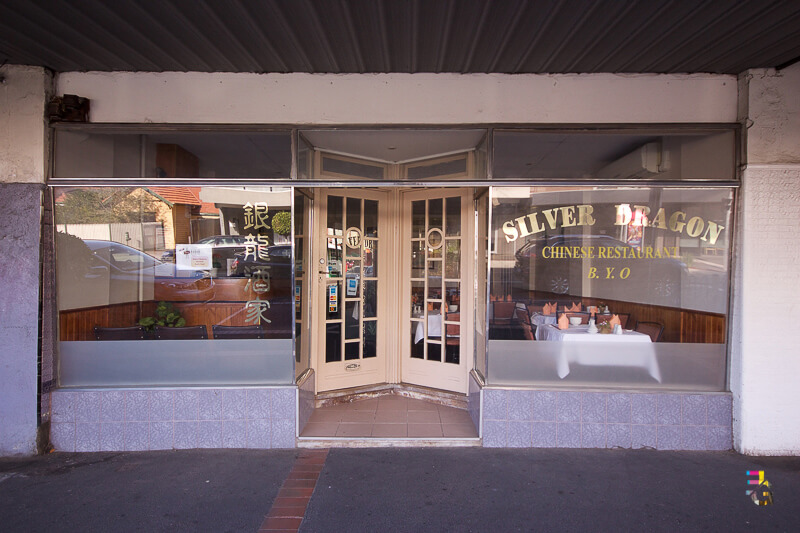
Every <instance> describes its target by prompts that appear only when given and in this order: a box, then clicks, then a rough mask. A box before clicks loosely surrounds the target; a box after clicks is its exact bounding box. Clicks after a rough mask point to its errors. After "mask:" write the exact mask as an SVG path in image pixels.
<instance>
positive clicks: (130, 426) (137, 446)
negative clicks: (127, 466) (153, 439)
mask: <svg viewBox="0 0 800 533" xmlns="http://www.w3.org/2000/svg"><path fill="white" fill-rule="evenodd" d="M149 447H150V424H149V423H148V422H125V450H126V451H129V452H140V451H144V450H147V449H149Z"/></svg>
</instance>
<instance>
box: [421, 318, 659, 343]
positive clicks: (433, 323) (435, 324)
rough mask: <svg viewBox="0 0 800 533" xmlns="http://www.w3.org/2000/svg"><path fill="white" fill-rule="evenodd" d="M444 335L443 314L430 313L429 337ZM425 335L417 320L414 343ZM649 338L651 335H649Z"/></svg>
mask: <svg viewBox="0 0 800 533" xmlns="http://www.w3.org/2000/svg"><path fill="white" fill-rule="evenodd" d="M441 336H442V315H433V314H430V315H428V337H441ZM423 337H425V328H423V327H422V321H421V320H420V321H419V322H417V329H416V331H415V332H414V344H416V343H418V342H419V341H421V340H422V339H423ZM648 338H649V337H648Z"/></svg>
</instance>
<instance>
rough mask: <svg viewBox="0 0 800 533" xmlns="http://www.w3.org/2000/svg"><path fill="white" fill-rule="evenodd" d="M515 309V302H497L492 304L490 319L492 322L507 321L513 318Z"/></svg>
mask: <svg viewBox="0 0 800 533" xmlns="http://www.w3.org/2000/svg"><path fill="white" fill-rule="evenodd" d="M516 308H517V303H516V302H506V301H497V302H492V318H493V319H494V320H508V321H510V320H511V318H512V317H513V316H514V309H516Z"/></svg>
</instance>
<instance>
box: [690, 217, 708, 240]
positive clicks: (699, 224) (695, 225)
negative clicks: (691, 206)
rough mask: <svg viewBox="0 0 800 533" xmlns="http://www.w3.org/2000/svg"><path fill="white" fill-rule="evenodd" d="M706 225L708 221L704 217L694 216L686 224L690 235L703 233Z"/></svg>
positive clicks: (694, 235)
mask: <svg viewBox="0 0 800 533" xmlns="http://www.w3.org/2000/svg"><path fill="white" fill-rule="evenodd" d="M705 226H706V223H705V222H704V221H703V219H702V218H700V217H692V218H690V219H689V223H688V224H687V225H686V233H687V234H688V235H689V237H697V236H699V235H700V234H701V233H703V229H704V228H705Z"/></svg>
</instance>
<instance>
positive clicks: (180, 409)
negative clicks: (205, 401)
mask: <svg viewBox="0 0 800 533" xmlns="http://www.w3.org/2000/svg"><path fill="white" fill-rule="evenodd" d="M200 392H201V391H198V390H179V391H175V416H174V420H199V419H200ZM203 392H205V391H203ZM216 420H219V418H217V419H216Z"/></svg>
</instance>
